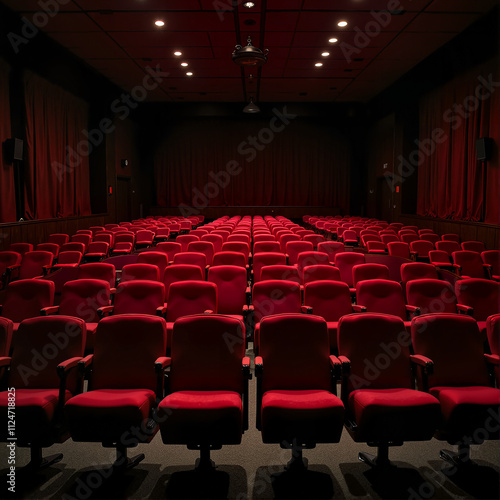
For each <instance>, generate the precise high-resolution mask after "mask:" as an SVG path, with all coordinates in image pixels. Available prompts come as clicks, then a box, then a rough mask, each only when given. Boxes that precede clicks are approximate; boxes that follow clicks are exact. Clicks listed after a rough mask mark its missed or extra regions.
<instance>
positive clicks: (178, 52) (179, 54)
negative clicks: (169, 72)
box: [174, 50, 182, 57]
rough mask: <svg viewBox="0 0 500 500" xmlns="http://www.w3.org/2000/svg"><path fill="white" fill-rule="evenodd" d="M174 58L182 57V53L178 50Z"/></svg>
mask: <svg viewBox="0 0 500 500" xmlns="http://www.w3.org/2000/svg"><path fill="white" fill-rule="evenodd" d="M174 56H177V57H179V56H182V52H180V51H179V50H176V51H175V52H174Z"/></svg>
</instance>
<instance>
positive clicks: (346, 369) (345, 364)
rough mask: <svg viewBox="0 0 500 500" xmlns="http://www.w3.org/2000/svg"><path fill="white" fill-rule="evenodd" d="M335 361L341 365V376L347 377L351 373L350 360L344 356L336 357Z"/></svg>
mask: <svg viewBox="0 0 500 500" xmlns="http://www.w3.org/2000/svg"><path fill="white" fill-rule="evenodd" d="M337 359H338V360H339V361H340V363H341V364H342V375H349V373H350V372H351V360H350V359H349V358H348V357H346V356H338V357H337Z"/></svg>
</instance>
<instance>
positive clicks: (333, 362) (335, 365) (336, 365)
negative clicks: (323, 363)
mask: <svg viewBox="0 0 500 500" xmlns="http://www.w3.org/2000/svg"><path fill="white" fill-rule="evenodd" d="M330 367H331V368H332V371H333V376H334V377H335V380H337V379H338V378H340V375H341V374H342V363H341V362H340V359H339V358H337V356H334V355H333V354H330Z"/></svg>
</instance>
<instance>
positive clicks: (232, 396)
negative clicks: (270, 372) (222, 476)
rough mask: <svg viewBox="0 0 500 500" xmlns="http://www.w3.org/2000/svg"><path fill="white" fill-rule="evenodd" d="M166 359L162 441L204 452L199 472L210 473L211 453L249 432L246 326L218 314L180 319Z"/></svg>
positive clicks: (238, 440)
mask: <svg viewBox="0 0 500 500" xmlns="http://www.w3.org/2000/svg"><path fill="white" fill-rule="evenodd" d="M228 338H231V339H232V342H233V343H232V346H233V348H231V349H228V344H227V339H228ZM167 359H168V361H167V362H166V363H165V365H166V366H168V365H170V374H169V389H168V394H167V396H166V397H165V399H163V401H161V403H160V404H159V407H158V416H159V421H160V422H161V424H160V430H161V437H162V440H163V442H164V443H165V444H184V445H187V447H188V448H189V449H198V450H200V459H198V460H197V462H196V466H197V469H199V470H206V469H212V468H213V467H214V464H213V462H212V461H211V460H210V450H217V449H220V448H221V447H222V446H224V445H231V444H240V443H241V437H242V434H243V432H244V431H245V430H247V429H248V380H249V379H250V378H251V375H250V358H248V357H245V327H244V324H243V322H242V321H241V320H237V319H235V318H229V317H225V316H220V315H215V314H214V315H194V316H188V317H185V318H180V319H178V320H177V321H176V322H175V325H174V328H173V333H172V350H171V357H170V358H167Z"/></svg>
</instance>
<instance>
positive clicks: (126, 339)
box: [64, 314, 167, 470]
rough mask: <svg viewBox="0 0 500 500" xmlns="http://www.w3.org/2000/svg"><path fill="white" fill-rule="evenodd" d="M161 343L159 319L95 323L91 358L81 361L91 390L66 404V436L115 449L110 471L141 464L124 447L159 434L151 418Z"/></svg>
mask: <svg viewBox="0 0 500 500" xmlns="http://www.w3.org/2000/svg"><path fill="white" fill-rule="evenodd" d="M166 344H167V341H166V324H165V320H164V319H163V318H159V317H155V316H145V315H140V314H128V315H123V316H112V317H109V318H104V319H103V320H102V321H101V322H100V323H99V326H98V328H97V332H96V337H95V347H94V354H93V355H90V356H87V357H86V358H85V361H84V362H83V363H82V364H84V366H85V367H88V368H91V371H90V374H89V387H90V390H89V391H88V392H85V393H83V394H79V395H77V396H75V397H74V398H72V399H70V400H69V401H68V402H67V403H66V405H65V408H64V409H65V415H66V418H67V421H68V424H69V429H70V432H71V437H72V438H73V441H76V442H97V443H102V444H103V446H105V447H114V448H116V461H115V462H114V464H113V468H114V469H115V470H116V469H118V470H123V469H126V468H129V467H133V466H135V465H136V464H138V463H139V462H140V461H141V460H143V459H144V455H143V454H141V455H138V456H137V457H135V458H133V459H128V458H127V447H132V446H136V445H137V444H138V443H148V442H150V441H151V440H152V439H153V437H154V436H155V434H156V432H157V430H158V426H157V419H156V420H155V419H154V416H155V411H156V406H157V401H159V400H161V399H162V398H163V395H164V391H163V371H162V370H156V373H155V363H158V364H160V365H161V366H164V365H165V358H164V356H165V351H166ZM117 346H119V351H118V352H117ZM138 430H139V432H138ZM90 459H91V458H90V457H89V460H90Z"/></svg>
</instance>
